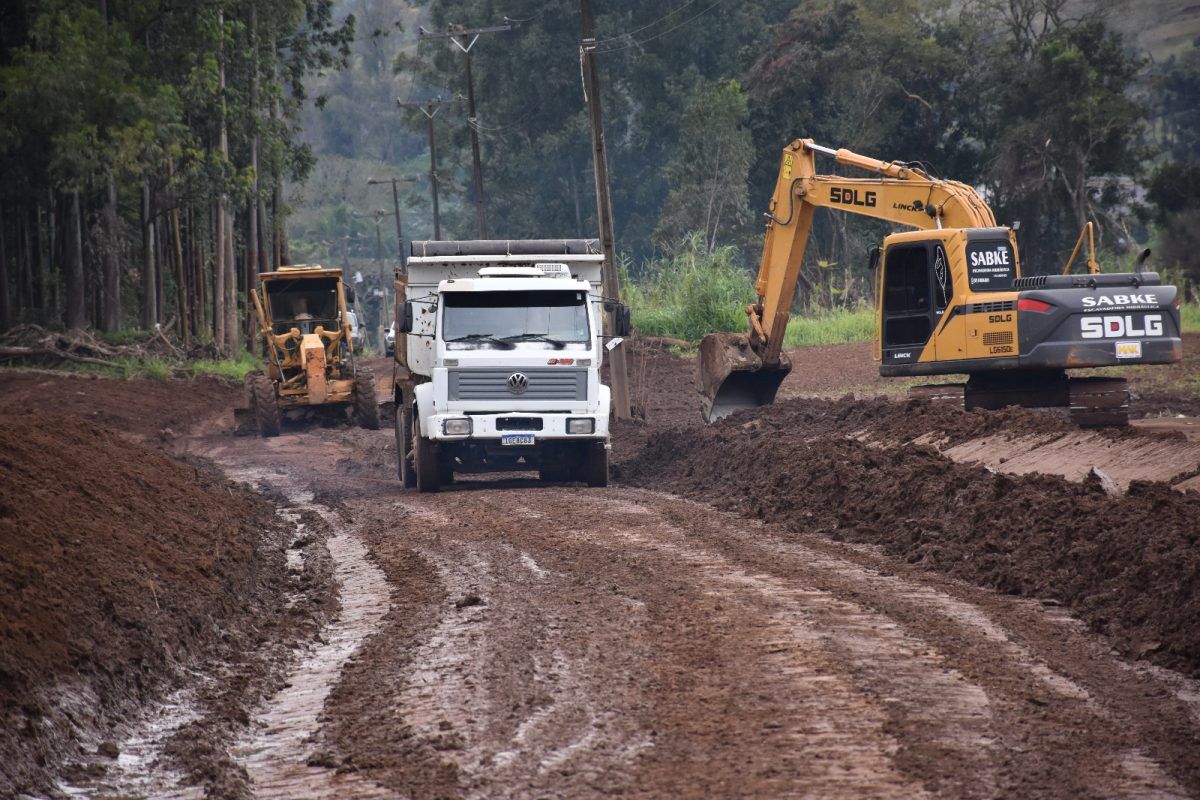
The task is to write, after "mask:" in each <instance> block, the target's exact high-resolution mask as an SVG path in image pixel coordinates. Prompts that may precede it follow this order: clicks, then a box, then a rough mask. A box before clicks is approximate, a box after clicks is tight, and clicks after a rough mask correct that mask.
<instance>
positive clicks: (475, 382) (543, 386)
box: [447, 367, 587, 402]
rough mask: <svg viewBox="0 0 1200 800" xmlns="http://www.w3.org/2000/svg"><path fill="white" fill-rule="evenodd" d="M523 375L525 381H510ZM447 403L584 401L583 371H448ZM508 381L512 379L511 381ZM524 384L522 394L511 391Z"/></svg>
mask: <svg viewBox="0 0 1200 800" xmlns="http://www.w3.org/2000/svg"><path fill="white" fill-rule="evenodd" d="M516 375H523V376H524V377H525V380H524V381H521V380H519V379H513V378H514V376H516ZM448 378H449V386H448V387H447V388H448V390H449V399H450V400H461V401H471V400H529V401H535V402H536V401H543V400H586V399H587V370H586V369H546V368H545V367H529V368H518V369H511V368H507V367H506V368H504V369H494V368H490V367H489V368H481V369H452V370H449V372H448ZM510 379H513V380H512V381H510ZM510 383H512V384H513V385H514V386H515V387H516V388H518V389H519V388H520V386H521V385H522V384H523V385H524V391H514V390H513V389H510V388H509V387H510Z"/></svg>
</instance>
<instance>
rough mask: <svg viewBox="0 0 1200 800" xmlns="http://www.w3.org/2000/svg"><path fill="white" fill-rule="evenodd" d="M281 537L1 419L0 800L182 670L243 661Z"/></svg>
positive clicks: (138, 456) (204, 491) (128, 449)
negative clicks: (216, 660) (221, 656)
mask: <svg viewBox="0 0 1200 800" xmlns="http://www.w3.org/2000/svg"><path fill="white" fill-rule="evenodd" d="M106 384H107V382H105V383H103V384H102V383H100V382H94V383H88V384H87V385H88V386H94V387H97V388H99V387H101V386H104V385H106ZM93 399H94V398H93ZM97 402H98V403H103V402H105V401H104V399H103V398H101V399H100V400H98V401H97ZM183 405H184V406H185V407H186V406H187V402H186V401H185V402H184V403H183ZM160 419H161V416H160ZM146 429H147V428H146V427H144V426H142V427H140V430H142V431H145V430H146ZM283 535H284V531H283V528H282V527H281V526H280V524H279V523H278V522H277V520H276V517H275V515H274V509H273V508H272V506H271V505H269V504H268V503H265V502H263V501H262V500H261V499H260V498H258V497H257V496H255V495H254V494H253V493H250V492H248V491H245V490H244V489H242V488H238V487H236V486H235V485H234V484H231V483H229V482H228V481H226V480H225V479H223V478H221V477H218V476H217V475H216V474H215V473H213V472H212V471H211V470H210V469H209V468H205V467H201V466H190V465H187V464H183V463H180V462H178V461H175V460H173V459H171V458H169V457H167V456H165V455H163V454H161V453H159V452H157V451H155V450H150V449H147V448H145V447H142V446H139V445H136V444H134V443H132V442H130V441H129V440H127V439H125V438H122V437H120V436H117V435H115V434H113V433H111V432H109V431H107V430H104V429H102V428H100V427H97V426H96V425H94V424H92V423H91V422H88V421H86V420H83V419H80V418H79V417H71V416H63V415H56V414H46V413H40V412H26V413H23V414H20V415H12V414H9V415H4V416H0V713H2V715H3V723H2V724H0V765H2V766H0V796H11V795H12V793H13V792H16V791H34V792H37V791H46V789H47V784H46V781H47V780H48V777H49V776H48V775H47V773H46V769H47V767H49V766H51V765H54V764H62V763H63V762H64V761H69V760H70V759H71V758H74V757H77V756H78V755H79V754H80V751H79V748H80V747H82V746H85V745H86V746H90V747H93V748H94V747H95V742H94V741H92V742H91V744H90V745H88V744H87V741H88V740H89V739H90V738H91V737H92V736H95V735H103V732H104V731H105V730H106V729H107V728H106V726H107V725H108V724H110V723H112V722H114V721H116V720H117V719H119V718H120V717H121V716H122V714H123V713H124V712H128V711H132V710H135V709H136V708H137V707H139V706H142V705H144V704H145V703H146V702H147V701H149V700H150V699H152V698H154V697H156V696H157V695H158V694H159V693H160V692H161V691H162V690H163V689H164V688H165V687H167V686H169V685H171V684H173V683H176V682H177V681H178V680H179V679H180V677H181V675H180V671H181V668H183V667H195V666H197V665H199V664H201V663H202V662H203V661H204V660H205V659H206V658H208V657H210V656H211V655H212V654H213V653H215V652H217V651H218V650H219V649H222V648H223V649H227V650H228V649H232V650H235V651H236V650H239V649H252V648H253V646H254V644H255V643H256V642H257V641H258V639H259V637H260V636H261V635H262V633H261V629H262V628H265V627H267V626H269V624H270V622H271V621H272V619H273V618H274V615H275V613H276V611H275V604H276V599H277V597H278V596H279V595H280V593H281V592H282V591H283V589H284V588H285V585H286V575H285V565H284V545H285V540H284V539H283V538H282V537H283ZM260 626H261V628H260ZM255 628H260V629H259V630H255ZM72 698H73V699H72ZM71 707H73V710H72V711H70V712H65V711H64V709H65V708H71Z"/></svg>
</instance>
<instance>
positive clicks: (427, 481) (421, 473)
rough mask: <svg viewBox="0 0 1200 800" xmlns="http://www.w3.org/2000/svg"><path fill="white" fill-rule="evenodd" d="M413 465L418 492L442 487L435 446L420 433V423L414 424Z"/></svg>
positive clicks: (440, 470) (439, 465) (432, 490)
mask: <svg viewBox="0 0 1200 800" xmlns="http://www.w3.org/2000/svg"><path fill="white" fill-rule="evenodd" d="M414 428H415V430H416V435H415V436H414V437H413V467H414V470H413V471H414V472H416V473H417V491H418V492H436V491H437V490H438V489H440V488H442V465H441V464H439V463H438V451H437V446H436V445H434V443H433V442H432V441H430V440H429V439H426V438H425V437H424V436H422V435H421V425H420V423H417V424H416V425H415V426H414Z"/></svg>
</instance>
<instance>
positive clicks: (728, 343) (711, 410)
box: [699, 333, 792, 422]
mask: <svg viewBox="0 0 1200 800" xmlns="http://www.w3.org/2000/svg"><path fill="white" fill-rule="evenodd" d="M791 371H792V363H791V361H789V360H788V358H787V356H786V355H784V354H783V353H780V354H779V363H778V364H774V365H765V364H763V361H762V358H761V357H760V356H759V355H758V353H756V352H754V348H753V347H751V345H750V338H749V337H748V336H747V335H746V334H744V333H710V334H709V335H708V336H705V337H704V339H702V340H701V341H700V376H699V380H700V413H701V414H702V415H703V416H704V421H705V422H716V421H717V420H719V419H721V418H722V417H725V416H728V415H729V414H732V413H733V412H734V411H740V410H742V409H746V408H758V407H759V406H765V405H770V404H771V403H773V402H775V394H776V393H777V392H778V391H779V385H780V384H782V383H783V379H784V378H786V377H787V376H788V373H789V372H791Z"/></svg>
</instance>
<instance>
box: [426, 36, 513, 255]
mask: <svg viewBox="0 0 1200 800" xmlns="http://www.w3.org/2000/svg"><path fill="white" fill-rule="evenodd" d="M510 30H512V25H493V26H492V27H490V28H469V29H468V28H465V27H463V26H462V25H451V26H449V27H448V28H447V29H446V30H445V31H439V32H434V31H427V30H425V28H424V27H422V28H419V29H418V32H419V34H420V35H421V36H422V37H425V36H430V37H436V38H443V39H449V40H450V41H451V42H453V43H454V46H455V47H457V48H458V49H459V50H461V51H462V54H463V64H464V66H465V67H466V73H467V127H468V128H470V130H471V160H472V166H473V170H472V171H473V177H474V180H475V218H476V220H477V222H478V223H479V238H480V239H486V238H488V232H487V211H486V209H485V207H484V196H483V164H482V163H481V162H480V159H479V122H478V120H477V119H476V117H475V81H474V79H473V78H472V77H471V48H472V47H474V46H475V43H476V42H478V41H479V37H480V36H481V35H482V34H485V33H499V32H500V31H510Z"/></svg>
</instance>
